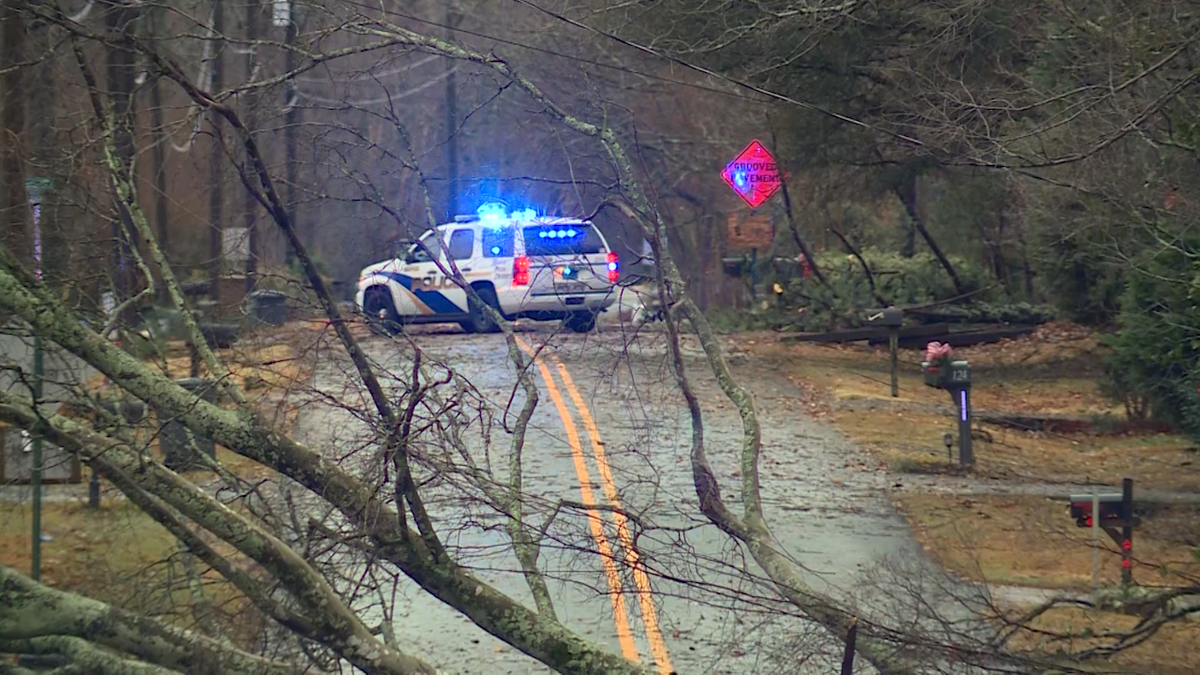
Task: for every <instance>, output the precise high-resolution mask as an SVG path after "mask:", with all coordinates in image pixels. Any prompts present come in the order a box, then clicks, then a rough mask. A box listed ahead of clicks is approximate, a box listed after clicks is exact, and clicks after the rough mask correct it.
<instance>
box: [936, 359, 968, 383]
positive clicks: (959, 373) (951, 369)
mask: <svg viewBox="0 0 1200 675" xmlns="http://www.w3.org/2000/svg"><path fill="white" fill-rule="evenodd" d="M942 377H943V378H945V379H944V380H943V388H944V389H957V388H959V387H965V386H967V385H969V384H971V366H970V365H969V364H968V363H967V362H966V361H951V362H950V365H949V366H947V367H946V368H945V369H944V370H943V372H942Z"/></svg>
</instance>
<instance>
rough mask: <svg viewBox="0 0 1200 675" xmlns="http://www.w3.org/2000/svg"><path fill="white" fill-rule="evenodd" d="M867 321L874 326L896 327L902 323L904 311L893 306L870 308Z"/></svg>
mask: <svg viewBox="0 0 1200 675" xmlns="http://www.w3.org/2000/svg"><path fill="white" fill-rule="evenodd" d="M867 321H868V322H869V323H871V324H873V325H876V326H888V327H896V326H900V325H903V323H904V311H903V310H900V309H897V308H895V307H885V308H883V309H874V310H871V313H870V314H868V315H867Z"/></svg>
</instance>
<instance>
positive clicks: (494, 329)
mask: <svg viewBox="0 0 1200 675" xmlns="http://www.w3.org/2000/svg"><path fill="white" fill-rule="evenodd" d="M475 292H476V293H477V294H479V299H480V300H482V301H483V302H484V303H485V304H487V306H488V307H491V308H492V309H494V310H496V311H497V312H498V311H500V301H499V300H497V299H496V291H495V289H493V288H492V287H491V286H476V287H475ZM467 306H468V307H469V308H470V314H471V316H470V318H469V319H467V320H466V321H462V322H459V324H458V325H460V326H462V328H463V330H465V331H467V332H468V333H498V332H500V326H499V325H497V324H496V322H495V321H492V318H491V317H490V316H488V315H487V313H486V312H484V309H483V307H482V306H480V304H479V302H478V301H476V300H475V299H474V298H471V297H468V298H467Z"/></svg>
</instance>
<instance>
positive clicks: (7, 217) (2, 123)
mask: <svg viewBox="0 0 1200 675" xmlns="http://www.w3.org/2000/svg"><path fill="white" fill-rule="evenodd" d="M21 4H22V3H21V2H20V0H0V43H3V45H2V47H0V71H4V75H3V76H0V185H2V186H3V195H0V223H3V227H4V230H3V236H4V246H5V247H6V248H7V249H8V250H9V251H11V252H12V253H13V255H14V256H16V257H17V258H18V259H19V260H20V261H21V262H22V263H23V264H30V263H32V262H33V228H32V222H31V218H30V211H29V197H28V195H26V194H25V170H24V166H23V165H22V162H23V157H22V148H23V147H24V138H25V93H24V87H23V86H22V81H21V80H22V78H23V77H24V75H25V71H24V69H23V68H19V67H17V65H18V64H19V63H20V62H21V61H22V60H23V59H22V57H23V52H24V49H25V27H24V21H23V20H22V17H21V12H20V9H19V8H20V6H21Z"/></svg>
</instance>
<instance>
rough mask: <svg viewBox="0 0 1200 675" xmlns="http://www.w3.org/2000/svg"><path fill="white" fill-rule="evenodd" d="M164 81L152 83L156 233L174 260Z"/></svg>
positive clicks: (156, 17)
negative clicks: (164, 131)
mask: <svg viewBox="0 0 1200 675" xmlns="http://www.w3.org/2000/svg"><path fill="white" fill-rule="evenodd" d="M150 12H151V13H150V20H151V24H150V32H151V33H152V34H157V33H158V31H159V29H160V28H161V25H162V8H158V7H156V8H154V9H152V10H150ZM162 105H163V104H162V84H161V82H160V80H159V78H158V77H157V76H156V77H155V78H154V81H153V82H151V83H150V126H151V127H153V128H152V130H151V133H153V135H154V148H153V163H154V166H153V171H154V222H155V225H157V227H156V228H155V235H156V236H157V237H158V245H159V247H160V248H162V250H163V253H164V254H166V255H167V258H168V259H170V256H171V244H170V237H169V231H170V227H169V222H170V218H171V211H170V205H169V203H168V201H167V167H166V164H167V140H166V135H165V134H164V133H163V112H162ZM158 301H159V302H162V303H166V302H169V301H170V294H169V293H168V292H167V287H166V284H159V285H158Z"/></svg>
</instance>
